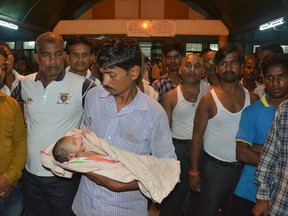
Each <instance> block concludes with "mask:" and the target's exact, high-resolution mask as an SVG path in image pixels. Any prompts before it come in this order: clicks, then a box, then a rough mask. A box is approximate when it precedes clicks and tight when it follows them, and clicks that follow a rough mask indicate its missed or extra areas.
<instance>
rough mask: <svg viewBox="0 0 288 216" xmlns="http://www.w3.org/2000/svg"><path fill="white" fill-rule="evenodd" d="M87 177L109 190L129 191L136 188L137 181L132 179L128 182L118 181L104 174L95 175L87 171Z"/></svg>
mask: <svg viewBox="0 0 288 216" xmlns="http://www.w3.org/2000/svg"><path fill="white" fill-rule="evenodd" d="M85 175H86V177H87V178H88V179H90V180H91V181H93V182H95V183H96V184H98V185H101V186H103V187H106V188H108V189H109V190H111V191H115V192H121V191H131V190H138V189H139V187H138V181H136V180H135V181H132V182H129V183H122V182H119V181H115V180H113V179H110V178H107V177H105V176H101V175H97V174H95V173H93V172H89V173H86V174H85Z"/></svg>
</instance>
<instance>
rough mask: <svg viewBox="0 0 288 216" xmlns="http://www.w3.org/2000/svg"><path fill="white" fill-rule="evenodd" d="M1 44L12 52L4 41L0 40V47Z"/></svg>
mask: <svg viewBox="0 0 288 216" xmlns="http://www.w3.org/2000/svg"><path fill="white" fill-rule="evenodd" d="M2 46H3V47H6V48H7V49H8V51H9V52H10V53H12V51H11V48H10V46H9V45H8V44H7V43H6V42H4V41H0V47H2Z"/></svg>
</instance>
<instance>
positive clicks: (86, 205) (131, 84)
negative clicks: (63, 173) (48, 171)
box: [72, 38, 176, 216]
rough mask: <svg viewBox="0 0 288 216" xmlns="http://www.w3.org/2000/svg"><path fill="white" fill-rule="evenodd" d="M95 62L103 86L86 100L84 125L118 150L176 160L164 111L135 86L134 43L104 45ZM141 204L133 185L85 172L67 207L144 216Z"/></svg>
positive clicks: (137, 57)
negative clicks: (73, 197) (97, 65)
mask: <svg viewBox="0 0 288 216" xmlns="http://www.w3.org/2000/svg"><path fill="white" fill-rule="evenodd" d="M97 61H98V64H99V70H100V72H101V73H102V77H103V82H102V86H99V87H97V88H94V89H93V90H92V89H91V91H89V92H88V94H87V96H86V102H85V114H84V123H85V125H87V126H88V127H89V128H90V129H91V130H92V131H93V132H95V133H96V134H97V136H98V137H99V138H102V139H104V140H105V141H107V142H109V143H110V144H111V145H113V146H116V147H119V148H121V149H125V150H128V151H131V152H134V153H136V154H140V155H145V154H146V155H150V154H151V155H153V156H155V157H158V158H176V155H175V153H174V147H173V144H172V136H171V132H170V129H169V123H168V118H167V115H166V113H165V111H164V110H163V108H162V107H161V105H160V104H159V103H158V102H157V101H155V100H154V99H152V98H151V97H149V96H148V95H146V94H144V93H143V92H141V90H140V89H139V88H138V87H137V81H139V79H141V76H140V73H141V49H140V46H139V44H138V43H137V41H135V40H133V39H128V38H115V39H112V40H109V41H106V43H105V44H104V46H103V48H102V49H101V51H100V53H99V55H98V59H97ZM135 166H137V164H135ZM147 175H149V173H147ZM147 205H148V200H147V199H146V198H145V197H144V195H143V194H141V192H140V190H139V187H138V182H137V181H132V182H130V183H126V184H124V183H120V182H117V181H114V180H112V179H109V178H107V177H103V176H99V175H97V174H94V173H88V174H86V175H85V176H82V178H81V182H80V185H79V189H78V191H77V194H76V196H75V199H74V203H73V207H72V208H73V211H74V212H75V214H76V215H82V216H90V215H125V216H135V215H137V216H147V215H148V210H147Z"/></svg>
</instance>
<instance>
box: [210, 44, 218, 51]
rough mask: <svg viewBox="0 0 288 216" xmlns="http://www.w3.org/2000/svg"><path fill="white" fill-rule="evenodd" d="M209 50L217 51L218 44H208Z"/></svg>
mask: <svg viewBox="0 0 288 216" xmlns="http://www.w3.org/2000/svg"><path fill="white" fill-rule="evenodd" d="M210 49H212V50H216V51H217V50H218V44H210Z"/></svg>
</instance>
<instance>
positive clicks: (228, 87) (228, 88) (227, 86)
mask: <svg viewBox="0 0 288 216" xmlns="http://www.w3.org/2000/svg"><path fill="white" fill-rule="evenodd" d="M220 84H221V85H220V86H221V88H222V89H223V91H225V92H226V93H232V94H233V92H236V91H238V90H239V89H242V87H241V85H240V83H239V81H234V82H223V81H220Z"/></svg>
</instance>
